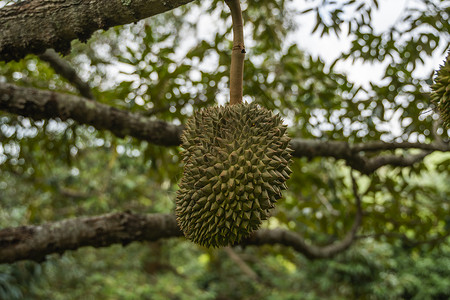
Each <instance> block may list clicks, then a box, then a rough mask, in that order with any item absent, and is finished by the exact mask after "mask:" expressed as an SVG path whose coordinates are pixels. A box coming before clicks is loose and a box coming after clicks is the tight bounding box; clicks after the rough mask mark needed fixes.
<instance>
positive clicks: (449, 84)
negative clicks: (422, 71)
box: [431, 51, 450, 129]
mask: <svg viewBox="0 0 450 300" xmlns="http://www.w3.org/2000/svg"><path fill="white" fill-rule="evenodd" d="M431 89H432V93H431V101H432V102H433V103H434V104H436V106H437V108H438V110H439V112H440V114H441V118H442V120H443V121H444V126H446V127H447V128H449V129H450V51H449V52H448V54H447V59H446V61H445V62H444V65H442V66H441V67H440V69H439V70H438V71H437V74H436V78H435V79H434V84H433V85H432V86H431Z"/></svg>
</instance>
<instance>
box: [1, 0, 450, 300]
mask: <svg viewBox="0 0 450 300" xmlns="http://www.w3.org/2000/svg"><path fill="white" fill-rule="evenodd" d="M8 2H9V4H11V3H10V2H11V1H0V7H1V6H4V5H7V4H8ZM377 2H378V1H375V0H373V1H325V0H323V1H319V0H317V1H305V8H304V9H301V11H299V9H298V7H297V6H295V5H294V4H295V1H291V0H265V1H260V0H246V1H243V3H242V5H243V9H244V11H243V13H244V23H245V24H246V31H245V33H246V39H247V42H246V43H247V45H246V47H247V49H248V50H247V53H248V55H247V59H246V62H245V75H244V76H245V78H244V95H245V96H244V100H246V101H256V102H258V103H260V104H261V105H262V106H265V107H267V108H269V109H272V110H273V111H275V112H277V113H279V114H281V115H282V116H283V117H284V118H285V120H286V123H287V124H289V134H290V136H292V137H293V138H302V139H314V140H318V141H334V140H335V141H347V142H349V143H351V144H358V143H368V142H371V141H380V140H382V141H385V142H396V143H404V142H412V143H414V142H419V143H423V144H425V143H432V142H441V143H448V141H449V140H448V138H449V132H448V131H446V130H445V129H444V128H442V126H441V125H440V123H439V120H438V116H437V115H436V113H435V112H434V110H433V106H432V104H430V101H429V98H430V97H429V91H430V84H431V83H432V77H433V70H432V69H427V70H426V71H423V69H424V67H423V65H422V63H423V61H424V60H426V59H427V58H428V57H431V56H435V55H442V54H443V53H444V52H445V51H446V49H447V48H448V41H449V32H450V25H449V24H450V22H449V13H450V6H449V3H448V2H446V1H438V0H430V1H425V0H424V1H410V2H408V3H407V6H406V7H405V9H404V11H403V13H402V15H401V16H400V18H399V19H398V20H397V21H396V22H395V23H394V25H393V26H392V27H391V28H389V29H387V30H386V31H383V32H377V31H375V30H374V29H373V28H372V23H371V16H372V13H373V11H375V10H377V7H378V3H377ZM305 14H314V15H315V18H316V21H317V25H316V26H315V27H314V31H315V32H318V33H320V34H321V35H334V34H337V35H344V34H348V35H349V36H350V38H351V40H352V46H351V49H350V50H349V51H348V52H347V53H342V55H341V56H340V57H339V58H338V60H337V61H345V62H348V63H351V62H352V61H364V62H367V63H375V62H385V63H386V62H387V64H385V65H386V68H385V74H384V77H383V79H382V81H381V82H376V83H375V82H372V83H371V84H370V87H362V86H358V85H357V84H355V83H353V82H350V81H349V80H348V78H347V76H346V75H345V74H339V73H338V72H337V71H335V67H334V64H332V65H326V64H325V63H324V62H323V61H322V60H321V59H320V58H315V57H312V56H311V55H309V54H308V53H305V52H304V51H302V48H301V43H299V44H294V43H291V42H287V41H288V40H289V35H290V34H291V33H292V32H293V30H295V29H296V18H297V17H298V16H301V15H305ZM205 15H209V16H211V19H210V22H211V24H210V25H211V30H210V31H209V32H208V31H206V32H207V33H206V34H204V32H205V29H204V28H200V25H199V24H204V23H198V22H197V21H198V20H199V18H201V16H205ZM230 25H231V19H230V17H229V12H228V9H227V8H226V6H225V4H224V3H223V1H201V2H194V3H190V4H188V5H186V6H183V7H181V8H178V9H175V10H173V11H171V12H168V13H165V14H163V15H158V16H155V17H152V18H149V19H146V20H143V21H140V22H138V23H137V24H131V25H125V26H118V27H114V28H112V29H110V30H108V31H105V32H97V33H96V34H95V35H94V37H93V38H91V39H89V40H88V42H87V43H81V42H79V41H75V42H73V45H72V47H73V49H72V52H71V53H70V54H69V55H68V56H66V57H65V59H66V60H67V61H69V62H70V63H71V65H73V66H74V68H75V69H76V70H77V73H78V74H79V75H80V76H81V77H82V78H83V79H84V81H86V82H89V84H90V86H91V89H92V93H93V95H94V98H95V101H98V102H101V103H105V104H108V105H111V106H114V107H117V108H120V109H126V110H129V111H132V112H141V113H143V114H146V115H147V116H151V117H152V118H155V119H161V120H165V121H168V122H173V123H175V124H182V123H184V122H185V121H186V119H187V118H188V117H189V116H190V115H192V112H193V111H195V110H198V109H201V108H202V107H207V106H211V105H215V104H216V103H218V102H219V103H222V104H223V103H225V101H226V98H227V84H228V74H229V65H230V46H231V26H230ZM419 67H420V70H421V71H420V72H418V71H417V70H418V68H419ZM435 67H436V68H437V66H435ZM0 81H1V82H9V83H14V84H16V85H20V86H27V87H36V88H41V89H48V90H54V91H62V92H68V93H74V94H76V93H78V91H77V90H76V89H75V88H74V87H73V85H72V84H71V83H70V82H69V81H67V80H66V79H64V78H63V77H61V76H60V75H58V74H57V73H56V72H55V71H54V69H53V68H52V67H51V66H50V65H49V64H47V63H46V62H44V61H43V60H41V59H40V58H38V57H37V56H34V55H29V56H27V57H26V58H25V59H23V60H20V61H18V62H8V63H0ZM393 124H397V125H395V126H396V130H395V131H393V130H392V127H393ZM179 151H180V149H179V148H176V147H169V148H168V147H160V146H155V145H152V144H150V143H147V142H142V141H139V140H136V139H133V138H130V137H125V138H117V137H115V136H113V135H112V134H111V133H109V132H107V131H97V130H95V129H94V128H93V127H90V126H85V125H79V124H76V123H75V122H73V121H66V122H62V121H61V120H58V119H56V120H43V121H34V120H31V119H28V118H25V117H21V116H17V115H13V114H9V113H3V112H2V113H0V167H1V172H0V208H1V209H0V228H5V227H14V226H19V225H25V224H42V223H45V222H49V221H55V220H61V219H65V218H70V217H76V216H90V215H98V214H102V213H107V212H114V211H125V210H130V211H133V212H140V213H173V211H174V198H175V192H176V190H177V182H178V180H179V178H180V177H181V172H182V166H181V163H180V158H179ZM417 153H419V150H417V149H412V150H411V149H401V148H399V149H395V150H393V151H392V150H389V151H381V152H376V153H374V154H371V152H370V151H367V155H368V157H371V156H372V155H373V157H375V156H381V155H387V154H396V155H410V154H417ZM449 166H450V155H449V153H448V152H447V153H443V152H434V153H432V154H430V155H428V156H427V157H426V158H425V159H424V160H423V161H421V162H418V163H416V164H414V165H409V166H405V167H398V166H397V167H396V166H389V165H387V166H383V167H381V168H379V169H377V170H375V171H374V172H370V173H368V174H361V173H359V172H355V174H356V177H357V182H358V186H359V193H360V195H361V199H362V208H363V211H364V217H363V224H362V226H361V227H360V228H359V231H358V237H357V239H356V240H355V242H354V244H353V245H352V247H351V249H350V250H348V251H346V252H343V253H340V254H339V255H337V256H336V257H334V258H331V259H323V260H308V259H307V258H305V257H304V256H303V255H302V254H299V253H297V252H295V251H294V250H293V249H291V248H288V247H282V246H261V247H255V246H249V247H245V248H244V247H241V246H237V247H235V248H232V249H215V250H211V249H205V248H201V247H198V246H196V245H194V244H192V243H190V242H189V241H186V240H185V239H184V238H177V239H167V240H160V241H158V242H152V243H148V242H143V243H137V242H136V243H132V244H130V245H128V246H126V247H122V246H112V247H108V248H101V249H94V248H90V247H86V248H81V249H79V250H76V251H69V252H66V253H64V254H62V255H56V254H55V255H51V256H48V257H47V259H46V260H45V261H43V262H40V263H37V262H30V261H22V262H17V263H14V264H9V265H6V264H5V265H0V299H351V298H354V299H356V298H362V299H401V298H403V299H448V298H450V282H449V280H448V278H449V277H450V243H449V242H450V240H449V238H448V235H449V229H450V204H449V198H450V187H449V185H448V182H449V181H450V168H449ZM292 169H293V171H294V172H293V174H292V176H291V179H290V180H289V182H288V187H289V190H288V191H286V192H285V193H284V197H283V199H282V200H280V201H279V204H278V206H277V208H276V210H275V211H274V213H273V216H272V218H271V219H269V220H268V221H267V222H265V223H264V227H267V228H278V227H281V228H286V229H290V230H292V231H295V232H297V233H300V234H301V235H302V236H304V237H305V239H307V241H308V242H309V243H311V244H316V245H326V244H329V243H332V242H333V241H336V240H339V239H341V238H342V237H343V236H344V235H345V233H346V231H347V230H348V228H350V227H351V225H352V222H353V215H354V214H355V211H356V207H355V205H354V202H355V196H354V194H353V192H352V186H351V180H350V176H349V172H350V167H348V166H347V165H346V163H345V161H343V160H339V159H337V158H334V157H317V158H314V159H307V158H296V159H294V164H293V167H292Z"/></svg>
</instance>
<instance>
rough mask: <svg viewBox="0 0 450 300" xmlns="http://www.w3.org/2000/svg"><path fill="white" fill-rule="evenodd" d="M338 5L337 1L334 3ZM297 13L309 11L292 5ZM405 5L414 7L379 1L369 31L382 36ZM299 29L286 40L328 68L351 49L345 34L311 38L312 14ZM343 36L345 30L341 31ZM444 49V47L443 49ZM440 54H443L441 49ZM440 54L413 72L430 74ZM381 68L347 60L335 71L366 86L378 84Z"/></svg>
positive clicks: (300, 2)
mask: <svg viewBox="0 0 450 300" xmlns="http://www.w3.org/2000/svg"><path fill="white" fill-rule="evenodd" d="M338 2H339V1H338ZM295 4H296V8H297V9H298V10H300V11H301V10H304V9H305V8H306V7H309V5H308V3H307V2H306V1H305V0H297V1H296V2H295ZM408 5H414V1H409V0H380V1H379V10H375V11H373V16H372V22H373V28H374V29H375V30H376V31H378V32H382V31H385V30H387V29H388V28H389V27H390V26H392V25H393V24H394V23H395V21H396V20H397V19H398V18H399V17H400V16H401V14H402V12H403V11H404V10H405V8H406V7H407V6H408ZM296 21H297V24H298V25H299V28H298V29H297V31H296V32H295V33H293V34H292V35H291V36H290V41H292V42H295V43H296V44H297V45H298V46H299V47H300V48H301V49H303V50H305V52H307V53H309V54H311V55H312V56H314V57H317V56H319V57H320V58H321V59H322V60H324V61H325V62H326V63H328V65H330V64H331V63H332V62H333V61H334V60H335V59H336V58H337V57H338V56H339V55H340V54H341V53H342V52H344V51H348V49H350V46H351V40H350V38H349V37H348V36H346V35H345V34H341V35H340V36H339V38H338V37H336V35H334V34H331V35H326V36H324V37H322V38H321V37H320V34H319V33H315V34H311V31H312V29H313V26H314V25H315V18H314V15H313V14H307V15H302V16H299V17H297V19H296ZM344 32H345V30H344ZM444 47H445V46H444ZM441 49H442V51H443V50H444V49H443V48H442V47H441ZM442 51H440V52H439V51H436V52H437V53H438V52H439V53H438V54H439V55H436V56H434V57H432V58H429V59H426V60H425V65H423V66H419V67H418V69H417V70H416V72H425V74H428V73H429V72H430V70H435V69H437V68H438V67H439V65H441V64H442V62H443V61H444V57H445V55H444V54H441V52H442ZM384 67H385V64H381V63H378V64H369V63H366V64H362V63H361V62H355V63H353V62H352V61H351V60H348V61H345V62H339V63H338V64H337V65H336V70H338V71H342V72H343V73H346V74H347V75H348V77H349V79H350V81H353V82H355V83H359V84H362V85H363V86H367V85H368V83H369V82H370V81H373V82H379V81H380V80H381V77H382V75H383V72H384Z"/></svg>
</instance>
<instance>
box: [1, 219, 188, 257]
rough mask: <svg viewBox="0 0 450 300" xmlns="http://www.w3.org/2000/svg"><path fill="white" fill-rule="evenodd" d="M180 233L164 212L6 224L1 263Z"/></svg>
mask: <svg viewBox="0 0 450 300" xmlns="http://www.w3.org/2000/svg"><path fill="white" fill-rule="evenodd" d="M182 235H183V233H182V232H181V231H180V230H179V229H178V227H177V224H176V220H175V217H174V216H172V215H164V214H154V215H137V214H130V213H113V214H107V215H102V216H96V217H82V218H76V219H67V220H63V221H60V222H55V223H47V224H44V225H41V226H21V227H16V228H6V229H2V230H0V263H11V262H14V261H18V260H22V259H29V260H35V261H40V260H43V259H45V256H46V255H48V254H51V253H64V252H65V251H66V250H74V249H78V248H80V247H83V246H93V247H106V246H109V245H112V244H123V245H126V244H128V243H130V242H132V241H144V240H145V241H156V240H158V239H161V238H170V237H178V236H182Z"/></svg>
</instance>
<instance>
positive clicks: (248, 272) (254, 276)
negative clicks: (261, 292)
mask: <svg viewBox="0 0 450 300" xmlns="http://www.w3.org/2000/svg"><path fill="white" fill-rule="evenodd" d="M224 250H225V252H226V253H227V254H228V256H229V257H230V259H231V260H232V261H234V262H235V263H236V265H237V266H238V267H239V269H241V271H242V272H243V273H244V274H245V275H247V276H248V277H250V279H252V280H254V281H257V282H260V278H259V276H258V274H256V273H255V271H253V270H252V268H250V267H249V266H248V264H247V263H246V262H245V261H244V260H243V259H242V258H241V257H240V256H239V255H238V254H237V253H236V252H235V251H234V250H233V249H232V248H231V247H225V248H224Z"/></svg>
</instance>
